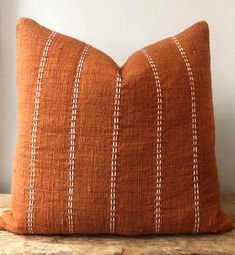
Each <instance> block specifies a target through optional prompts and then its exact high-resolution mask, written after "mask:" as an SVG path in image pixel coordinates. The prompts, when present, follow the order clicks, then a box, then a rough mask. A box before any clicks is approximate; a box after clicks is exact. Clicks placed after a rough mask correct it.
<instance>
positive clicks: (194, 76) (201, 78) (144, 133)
mask: <svg viewBox="0 0 235 255" xmlns="http://www.w3.org/2000/svg"><path fill="white" fill-rule="evenodd" d="M208 34H209V33H208V26H207V24H206V23H205V22H199V23H197V24H195V25H193V26H192V27H190V28H188V29H187V30H185V31H183V32H182V33H180V34H178V35H176V36H173V37H170V38H166V39H165V40H162V41H160V42H157V43H154V44H152V45H149V46H147V47H144V48H143V49H141V50H139V51H137V52H135V53H134V54H133V55H131V56H130V57H129V59H128V60H127V61H126V63H125V64H124V65H123V66H122V67H119V66H118V65H117V64H116V63H115V62H114V61H113V60H112V59H111V58H110V57H109V56H107V55H106V54H104V53H103V52H101V51H100V50H97V49H96V48H94V47H92V46H90V45H88V44H86V43H84V42H81V41H78V40H76V39H74V38H71V37H68V36H65V35H62V34H59V33H56V32H54V31H51V30H49V29H47V28H45V27H43V26H40V25H39V24H37V23H36V22H34V21H33V20H30V19H28V18H21V19H20V20H19V22H18V25H17V88H18V138H17V144H16V149H15V158H14V171H13V185H12V209H11V211H8V212H6V213H5V214H4V215H2V216H1V218H0V227H1V229H5V230H9V231H12V232H15V233H22V234H72V233H84V234H100V233H102V234H110V233H112V234H124V235H139V234H159V233H167V234H168V233H169V234H170V233H204V232H209V233H212V232H221V231H226V230H229V229H231V222H230V220H229V218H228V217H227V216H226V215H225V214H224V213H223V212H222V211H221V209H220V194H219V185H218V176H217V169H216V159H215V128H214V117H213V107H212V92H211V73H210V53H209V35H208Z"/></svg>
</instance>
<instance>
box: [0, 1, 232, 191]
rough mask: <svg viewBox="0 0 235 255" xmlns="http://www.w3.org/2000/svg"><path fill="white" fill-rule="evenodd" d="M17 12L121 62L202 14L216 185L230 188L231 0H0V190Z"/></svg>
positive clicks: (4, 186) (12, 118) (8, 160)
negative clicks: (208, 52)
mask: <svg viewBox="0 0 235 255" xmlns="http://www.w3.org/2000/svg"><path fill="white" fill-rule="evenodd" d="M21 16H27V17H31V18H33V19H35V20H36V21H37V22H39V23H40V24H42V25H44V26H47V27H49V28H52V29H54V30H56V31H59V32H62V33H65V34H68V35H70V36H73V37H77V38H79V39H80V40H83V41H86V42H87V43H89V44H91V45H93V46H95V47H96V48H98V49H100V50H102V51H104V52H105V53H107V54H109V55H110V56H111V57H112V58H113V59H114V60H115V61H116V62H117V63H118V64H119V65H122V64H123V62H125V61H126V59H127V58H128V56H130V54H132V53H133V52H134V51H136V50H138V49H140V48H142V47H143V46H145V45H148V44H150V43H153V42H155V41H158V40H160V39H163V38H164V37H167V36H170V35H174V34H175V33H178V32H180V31H182V30H184V29H185V28H187V27H188V26H190V25H192V24H193V23H195V22H197V21H199V20H206V21H207V22H208V23H209V26H210V36H211V57H212V77H213V96H214V109H215V120H216V152H217V162H218V169H219V178H220V184H221V189H222V191H223V192H232V191H233V192H234V191H235V184H234V182H235V171H234V160H235V152H234V151H235V150H234V148H235V100H234V98H235V78H234V74H235V65H234V60H235V1H234V0H161V1H160V0H118V1H117V0H28V1H27V0H0V120H1V123H0V192H1V193H4V192H9V191H10V188H11V175H12V174H11V172H12V161H13V153H14V144H15V140H16V132H17V127H16V106H17V97H16V86H15V24H16V21H17V19H18V18H19V17H21ZM35 43H36V42H35Z"/></svg>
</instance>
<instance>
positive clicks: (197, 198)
mask: <svg viewBox="0 0 235 255" xmlns="http://www.w3.org/2000/svg"><path fill="white" fill-rule="evenodd" d="M171 39H172V40H173V42H174V43H175V45H176V47H177V48H178V50H179V52H180V54H181V56H182V58H183V60H184V63H185V66H186V70H187V75H188V79H189V85H190V94H191V115H192V116H191V118H192V153H193V162H192V164H193V192H194V228H193V231H194V232H195V233H198V232H199V228H200V196H199V178H198V135H197V108H196V89H195V82H194V75H193V71H192V67H191V65H190V62H189V59H188V57H187V55H186V53H185V51H184V49H183V47H182V45H181V44H180V42H179V41H178V39H177V38H176V37H175V36H174V37H172V38H171Z"/></svg>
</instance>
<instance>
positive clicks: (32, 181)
mask: <svg viewBox="0 0 235 255" xmlns="http://www.w3.org/2000/svg"><path fill="white" fill-rule="evenodd" d="M55 35H56V32H52V33H51V34H50V36H49V37H48V39H47V42H46V44H45V47H44V49H43V53H42V57H41V60H40V64H39V70H38V77H37V82H36V93H35V99H34V111H33V119H32V130H31V154H30V171H29V203H28V215H27V230H28V232H29V233H30V234H33V211H34V204H35V175H36V145H37V130H38V116H39V103H40V93H41V86H42V79H43V72H44V68H45V64H46V60H47V56H48V51H49V48H50V46H51V44H52V41H53V39H54V37H55Z"/></svg>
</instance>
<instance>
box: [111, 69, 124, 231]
mask: <svg viewBox="0 0 235 255" xmlns="http://www.w3.org/2000/svg"><path fill="white" fill-rule="evenodd" d="M121 88H122V77H121V75H120V73H119V72H118V74H117V80H116V90H115V99H114V113H113V142H112V159H111V187H110V218H109V229H110V232H111V233H113V232H114V231H115V220H116V219H115V217H116V181H117V159H118V136H119V110H120V102H121V101H120V99H121Z"/></svg>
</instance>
